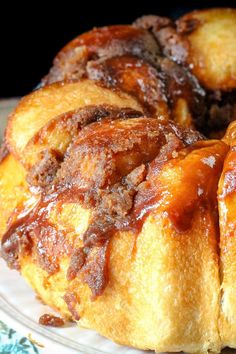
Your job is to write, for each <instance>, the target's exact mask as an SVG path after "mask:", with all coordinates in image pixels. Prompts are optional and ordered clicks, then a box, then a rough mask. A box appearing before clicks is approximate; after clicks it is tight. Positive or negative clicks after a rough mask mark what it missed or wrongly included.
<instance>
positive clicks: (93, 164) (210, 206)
mask: <svg viewBox="0 0 236 354" xmlns="http://www.w3.org/2000/svg"><path fill="white" fill-rule="evenodd" d="M234 19H235V11H234V10H227V9H224V10H219V9H214V10H206V11H196V12H194V13H191V14H187V15H186V16H184V17H183V18H181V19H180V20H179V21H177V22H176V23H175V22H174V21H171V20H169V19H167V18H160V17H157V16H145V17H143V18H141V19H139V20H137V21H136V22H135V24H133V25H131V26H111V27H105V28H101V29H94V30H92V31H90V32H88V33H86V34H84V35H82V36H79V37H78V38H76V39H75V40H74V41H72V42H71V43H69V44H68V45H67V46H66V47H65V48H64V49H62V51H61V52H60V53H59V54H58V56H57V57H56V59H55V61H54V66H53V68H52V69H51V71H50V73H49V75H48V76H47V77H46V78H45V79H44V80H43V84H44V85H45V83H49V82H54V81H58V80H59V81H60V80H64V79H67V81H62V82H54V83H52V84H49V85H46V86H44V87H42V88H41V89H39V90H37V91H35V92H33V93H32V94H30V95H28V96H27V97H25V98H24V99H23V100H22V101H21V102H20V103H19V105H18V107H17V108H16V110H15V111H14V112H13V113H12V115H11V117H10V120H9V123H8V127H7V131H6V144H7V153H6V154H5V150H4V149H3V152H2V160H1V161H0V236H1V254H2V256H3V258H4V259H5V260H6V261H7V263H8V265H9V266H10V267H11V268H16V269H20V270H21V273H22V275H23V276H24V277H25V279H26V280H27V281H28V282H29V283H30V284H31V286H32V287H33V288H34V289H35V291H36V292H37V293H38V294H39V296H40V297H41V298H42V299H43V301H44V302H45V303H47V304H49V305H50V306H52V307H53V308H54V309H57V310H58V311H59V312H60V313H61V314H62V315H63V317H65V318H70V319H74V320H76V321H78V322H79V324H81V325H82V326H85V327H88V328H92V329H95V330H97V331H98V332H99V333H101V334H102V335H105V336H106V337H108V338H111V339H112V340H114V341H116V342H118V343H121V344H125V345H131V346H135V347H137V348H141V349H154V350H156V351H159V352H160V351H185V352H190V353H199V352H204V353H206V352H209V351H211V352H219V351H220V350H221V348H222V347H224V346H225V345H230V346H236V337H235V319H234V318H235V316H234V308H236V305H235V301H234V298H235V296H234V293H235V291H234V290H235V289H234V288H235V287H234V283H235V264H234V263H235V249H236V245H234V236H235V235H234V234H235V228H236V225H235V215H234V214H235V213H234V209H235V208H234V204H235V200H234V199H235V196H234V194H235V189H236V182H235V179H236V172H235V159H236V155H235V151H236V148H235V146H236V144H235V136H236V133H235V132H236V130H235V124H234V123H233V124H231V126H230V127H229V128H228V130H227V133H226V135H225V136H224V138H223V141H220V140H206V139H205V138H204V137H203V135H201V134H200V133H199V132H198V131H196V130H194V127H198V128H199V129H200V130H202V131H204V132H205V133H206V134H207V135H211V136H214V135H215V136H219V134H223V133H224V129H225V128H226V127H227V125H228V124H229V122H230V121H232V119H234V117H235V112H236V109H235V107H236V104H235V102H236V96H235V92H236V90H235V88H234V86H233V85H234V79H233V78H234V68H235V67H234V65H233V64H234V59H235V58H234V55H229V53H228V52H229V51H230V50H229V48H231V46H232V50H233V48H234V46H233V41H232V33H234V24H233V22H234ZM225 23H226V24H227V25H228V27H227V28H224V26H223V24H225ZM207 28H208V30H207ZM206 30H207V31H208V32H209V36H208V37H207V36H205V37H206V38H203V37H204V34H205V32H206ZM226 37H227V38H226ZM214 38H216V42H215V47H214V46H212V42H211V41H212V39H214ZM222 38H224V40H226V39H227V41H226V42H227V43H226V49H227V50H226V52H227V55H228V57H226V56H225V53H223V54H222V56H219V57H218V56H216V54H217V55H218V54H219V46H222ZM200 44H201V45H200ZM196 48H197V49H196ZM194 50H196V52H194ZM215 56H216V57H215ZM199 57H201V58H202V60H203V63H204V65H205V67H207V70H205V68H204V66H201V65H200V64H199V63H200V62H199ZM212 57H213V58H215V60H216V59H217V60H216V61H215V62H216V63H217V65H219V64H220V63H221V60H222V58H223V59H224V60H225V63H226V64H227V65H225V66H223V65H222V68H223V69H222V70H221V72H220V73H219V67H216V66H214V65H213V64H212V62H211V60H210V58H212ZM227 60H228V61H227ZM190 61H191V62H192V61H195V62H196V65H195V66H194V67H191V65H190V64H191V63H190ZM227 68H228V69H229V70H228V71H227ZM204 70H205V71H204ZM218 74H219V75H218ZM198 80H199V81H200V84H199V82H198ZM176 122H177V123H176ZM191 128H192V129H191ZM217 198H218V199H217ZM218 207H219V208H218ZM218 214H219V215H218ZM219 224H220V230H219ZM219 238H220V239H219ZM219 245H220V250H219ZM41 322H44V323H45V324H47V323H51V324H62V322H61V321H60V320H57V319H55V318H51V317H50V316H47V315H46V316H44V317H43V318H42V319H41Z"/></svg>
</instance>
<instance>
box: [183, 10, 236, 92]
mask: <svg viewBox="0 0 236 354" xmlns="http://www.w3.org/2000/svg"><path fill="white" fill-rule="evenodd" d="M189 23H191V24H193V23H194V26H191V31H186V28H188V24H189ZM177 25H178V28H179V32H180V33H181V34H182V35H183V37H184V38H185V39H187V41H188V43H189V53H188V56H187V63H188V65H189V66H190V68H191V70H192V72H193V73H194V75H196V77H197V78H198V79H199V81H200V82H201V83H203V85H204V86H205V87H207V88H208V89H211V90H217V89H219V90H223V91H228V90H231V89H235V88H236V54H235V53H236V45H235V36H236V10H235V9H226V8H224V9H222V8H218V9H209V10H201V11H193V12H191V13H188V14H187V15H184V16H183V17H182V18H180V19H179V20H178V22H177Z"/></svg>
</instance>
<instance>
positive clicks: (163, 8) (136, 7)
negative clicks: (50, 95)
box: [0, 0, 236, 97]
mask: <svg viewBox="0 0 236 354" xmlns="http://www.w3.org/2000/svg"><path fill="white" fill-rule="evenodd" d="M216 6H222V7H223V6H229V7H236V1H227V0H225V1H191V0H188V1H175V2H173V1H168V0H161V1H160V0H155V1H148V0H146V1H145V0H144V1H142V2H141V1H138V0H136V1H129V0H126V1H122V0H120V1H119V0H110V1H109V2H108V3H105V2H102V1H99V0H97V1H96V2H93V1H92V0H90V1H88V0H83V1H73V2H70V1H58V2H56V3H53V2H49V0H48V2H47V3H46V4H43V3H42V1H38V2H36V1H33V2H32V1H31V3H30V4H26V3H24V2H23V1H20V2H19V3H17V4H14V2H13V1H12V2H11V3H9V5H8V6H4V7H5V8H4V9H2V8H1V13H0V15H1V17H0V36H1V37H0V38H1V42H0V43H1V46H0V48H1V49H0V97H11V96H21V95H24V94H26V93H27V92H29V91H31V90H32V89H33V88H34V87H35V86H37V84H38V82H39V81H40V79H41V77H42V76H44V75H45V74H46V73H47V72H48V70H49V68H50V66H51V63H52V60H53V57H54V56H55V54H56V53H57V52H58V51H59V50H60V49H61V48H62V47H63V46H64V45H65V44H66V43H67V42H68V41H69V40H71V39H73V38H74V37H76V36H77V35H78V34H80V33H82V32H84V31H88V30H89V29H91V28H92V27H94V26H103V25H110V24H122V23H131V22H132V21H133V20H135V19H136V18H137V17H139V16H141V15H143V14H159V15H165V16H171V17H174V18H176V17H178V16H180V15H182V14H184V13H185V12H188V11H191V10H193V9H199V8H204V7H216Z"/></svg>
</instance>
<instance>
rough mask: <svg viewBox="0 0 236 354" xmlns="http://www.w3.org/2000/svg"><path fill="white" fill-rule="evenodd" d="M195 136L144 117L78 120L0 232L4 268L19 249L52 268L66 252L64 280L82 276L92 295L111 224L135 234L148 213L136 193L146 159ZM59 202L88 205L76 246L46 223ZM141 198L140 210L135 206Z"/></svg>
mask: <svg viewBox="0 0 236 354" xmlns="http://www.w3.org/2000/svg"><path fill="white" fill-rule="evenodd" d="M202 138H203V137H202V136H201V135H200V134H199V133H197V132H196V131H193V130H191V129H183V128H180V127H179V126H178V125H176V124H174V123H173V122H168V121H165V120H162V119H153V118H145V117H141V118H132V119H127V118H123V119H120V118H119V119H112V118H111V117H110V118H103V119H102V120H101V121H98V122H94V123H91V124H89V125H87V126H85V127H84V128H83V129H82V130H81V131H80V132H79V133H78V135H77V137H76V139H75V140H74V141H73V143H72V144H71V145H70V146H69V148H68V150H67V152H66V155H65V159H64V161H63V162H62V163H61V165H60V168H59V169H58V171H57V173H56V175H55V178H54V180H53V182H52V184H51V185H50V187H47V188H45V189H43V188H42V186H41V198H40V201H39V202H38V203H37V205H36V206H35V207H34V208H33V209H32V210H31V211H29V212H28V213H26V212H25V213H24V217H22V218H18V220H16V221H15V222H13V223H12V225H11V226H10V227H9V229H8V231H7V232H6V234H5V235H4V237H3V239H2V256H3V258H4V259H5V260H6V261H7V263H8V265H9V266H10V267H13V268H19V259H20V257H21V255H24V254H27V253H30V252H34V256H35V257H36V261H37V262H38V263H39V264H40V266H41V267H42V268H43V269H45V270H46V271H48V273H49V274H54V273H55V272H57V271H58V270H59V258H60V257H62V256H63V255H64V254H67V255H68V256H70V257H71V262H70V266H69V268H68V273H67V277H68V280H69V281H71V280H73V279H74V278H75V277H76V276H78V275H81V276H82V279H83V281H84V282H85V283H87V284H88V286H89V287H90V289H91V291H92V295H93V298H96V296H98V295H101V294H102V292H103V290H104V289H105V287H106V284H107V282H108V279H109V272H108V264H109V242H110V239H111V237H112V235H113V234H114V233H115V232H116V231H117V230H120V231H121V230H133V231H134V232H136V233H137V234H138V232H139V231H140V229H141V228H142V224H143V222H144V220H145V218H146V216H147V215H148V212H149V211H148V210H149V208H148V207H147V205H146V204H150V205H151V203H152V201H151V200H150V201H148V198H147V197H146V196H145V197H141V198H143V199H142V200H143V202H142V203H143V204H142V203H140V198H139V196H142V193H143V188H144V185H145V183H147V184H148V183H150V181H149V180H148V179H147V177H148V176H149V175H150V169H152V166H153V162H151V161H155V169H156V170H157V166H158V168H159V169H161V167H162V166H163V165H164V164H165V162H166V161H168V160H169V159H173V157H175V154H176V153H177V151H179V150H181V149H183V148H184V147H185V146H188V145H191V144H193V143H194V142H196V141H198V140H201V139H202ZM145 186H146V185H145ZM145 190H147V191H148V188H146V187H145ZM140 193H141V194H140ZM137 201H139V202H138V204H137ZM145 201H146V202H145ZM63 203H81V204H82V205H83V207H84V208H88V209H89V210H91V217H90V223H89V227H88V229H87V230H86V232H85V233H84V235H83V246H82V247H80V248H76V247H74V246H73V244H72V243H71V242H70V241H69V240H68V239H67V234H66V231H65V230H59V229H58V228H57V227H56V226H55V225H53V224H52V223H51V222H50V212H51V211H52V210H53V208H54V207H55V206H58V205H63ZM145 203H146V204H145ZM136 204H137V206H136ZM141 204H142V205H143V207H141V209H142V210H143V213H142V217H140V215H141V212H140V213H137V210H138V208H139V209H140V205H141ZM16 219H17V218H16ZM68 231H70V230H68ZM67 300H68V299H67ZM68 303H69V304H70V306H72V305H71V302H70V301H69V300H68Z"/></svg>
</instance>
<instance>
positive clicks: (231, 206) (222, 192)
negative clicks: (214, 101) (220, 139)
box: [218, 122, 236, 348]
mask: <svg viewBox="0 0 236 354" xmlns="http://www.w3.org/2000/svg"><path fill="white" fill-rule="evenodd" d="M235 133H236V125H235V122H233V123H231V125H230V126H229V128H228V129H227V132H226V135H225V137H224V140H225V141H226V142H227V143H228V144H229V145H230V150H229V153H228V155H227V157H226V159H225V162H224V168H223V172H222V175H221V178H220V183H219V191H218V198H219V221H220V255H221V259H220V260H221V282H222V283H221V316H220V334H221V338H222V342H223V346H229V347H233V348H234V347H235V346H236V320H235V318H236V298H235V292H236V286H235V282H236V261H235V259H236V241H235V233H236V220H235V201H236V185H235V178H236V152H235V147H236V139H235V137H236V134H235Z"/></svg>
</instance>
